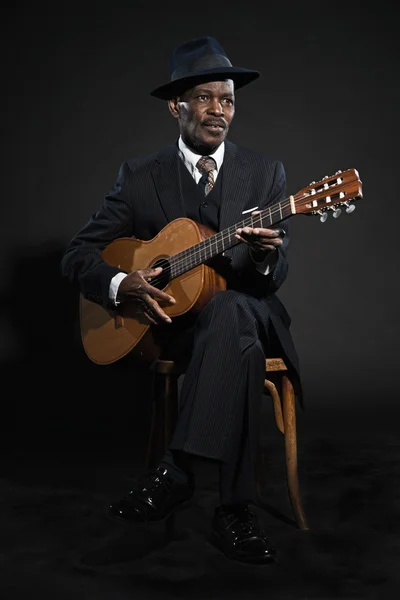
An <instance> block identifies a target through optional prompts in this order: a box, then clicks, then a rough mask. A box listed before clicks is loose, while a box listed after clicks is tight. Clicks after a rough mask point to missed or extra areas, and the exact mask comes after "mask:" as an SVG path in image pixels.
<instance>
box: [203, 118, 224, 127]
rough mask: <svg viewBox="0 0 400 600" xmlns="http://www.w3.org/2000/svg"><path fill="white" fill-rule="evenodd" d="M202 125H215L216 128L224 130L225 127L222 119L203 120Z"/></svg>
mask: <svg viewBox="0 0 400 600" xmlns="http://www.w3.org/2000/svg"><path fill="white" fill-rule="evenodd" d="M202 125H216V126H217V127H222V128H223V129H226V127H227V125H226V123H225V121H224V120H223V119H205V120H204V121H203V123H202Z"/></svg>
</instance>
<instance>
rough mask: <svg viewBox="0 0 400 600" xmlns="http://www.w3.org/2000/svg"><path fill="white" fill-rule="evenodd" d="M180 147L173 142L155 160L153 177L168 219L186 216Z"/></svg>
mask: <svg viewBox="0 0 400 600" xmlns="http://www.w3.org/2000/svg"><path fill="white" fill-rule="evenodd" d="M179 160H180V158H179V155H178V149H177V146H176V144H171V145H170V146H168V147H167V148H165V149H163V150H161V151H160V152H159V153H158V154H157V156H156V158H155V162H154V166H153V169H152V177H153V181H154V185H155V187H156V190H157V195H158V198H159V200H160V204H161V207H162V209H163V211H164V214H165V216H166V218H167V221H169V222H170V221H173V220H175V219H178V218H179V217H184V216H186V210H185V204H184V201H183V197H182V191H181V186H180V185H179V179H180V178H179V163H178V161H179Z"/></svg>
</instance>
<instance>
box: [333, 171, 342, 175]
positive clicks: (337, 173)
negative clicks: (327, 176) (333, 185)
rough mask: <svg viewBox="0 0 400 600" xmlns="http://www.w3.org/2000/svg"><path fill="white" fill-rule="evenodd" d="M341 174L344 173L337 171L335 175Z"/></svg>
mask: <svg viewBox="0 0 400 600" xmlns="http://www.w3.org/2000/svg"><path fill="white" fill-rule="evenodd" d="M339 173H343V171H336V173H335V175H339Z"/></svg>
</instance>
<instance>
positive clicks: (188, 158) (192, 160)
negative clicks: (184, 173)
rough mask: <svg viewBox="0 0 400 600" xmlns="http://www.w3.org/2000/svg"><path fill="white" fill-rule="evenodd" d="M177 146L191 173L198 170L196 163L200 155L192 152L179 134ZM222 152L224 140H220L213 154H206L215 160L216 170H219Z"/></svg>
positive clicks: (222, 156)
mask: <svg viewBox="0 0 400 600" xmlns="http://www.w3.org/2000/svg"><path fill="white" fill-rule="evenodd" d="M178 147H179V150H180V152H181V153H182V158H183V160H184V162H185V164H186V166H187V167H188V168H189V169H190V171H191V172H192V174H193V173H194V171H198V169H197V167H196V164H197V161H198V160H199V158H200V156H201V155H200V154H196V153H195V152H193V150H191V149H190V148H189V146H187V145H186V144H185V142H184V141H183V139H182V136H179V140H178ZM224 154H225V142H222V144H220V145H219V146H218V148H217V149H216V151H215V152H214V153H213V154H209V155H208V156H212V157H213V159H214V160H215V162H216V164H217V171H219V170H220V168H221V166H222V162H223V160H224Z"/></svg>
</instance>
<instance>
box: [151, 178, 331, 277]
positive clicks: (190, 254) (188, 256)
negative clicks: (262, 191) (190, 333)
mask: <svg viewBox="0 0 400 600" xmlns="http://www.w3.org/2000/svg"><path fill="white" fill-rule="evenodd" d="M335 185H336V184H333V185H332V186H330V188H333V187H335ZM316 187H317V186H316ZM321 191H322V190H321ZM324 191H325V190H324ZM309 197H310V195H309V194H303V195H302V196H300V197H299V198H297V199H294V197H293V202H294V204H296V203H298V202H299V201H301V200H304V199H306V198H309ZM277 204H278V205H279V206H276V205H273V206H272V207H270V208H268V207H266V208H264V209H262V210H261V211H260V212H261V213H262V212H265V213H267V212H268V210H269V217H270V218H271V225H272V216H273V215H276V214H277V213H280V216H281V217H282V210H285V209H286V208H288V207H289V206H290V205H291V196H289V197H288V198H285V199H284V200H282V201H281V202H278V203H277ZM274 207H276V208H274ZM295 214H296V213H295ZM265 216H267V215H265ZM289 216H293V215H292V213H290V215H287V217H289ZM264 218H265V217H264ZM284 218H286V216H285V217H284ZM253 219H260V223H261V225H260V226H262V224H263V223H262V221H263V218H262V217H261V215H260V214H258V215H255V216H251V217H248V219H244V220H243V221H242V225H241V227H247V226H248V225H251V226H253V227H254V226H255V225H254V222H253ZM238 225H239V223H236V224H235V225H232V226H231V227H228V229H226V230H225V231H226V234H224V232H218V233H216V234H215V235H213V236H211V237H209V238H206V239H205V240H201V241H200V242H198V243H197V244H196V245H195V246H194V247H192V248H187V249H185V250H183V251H181V252H178V253H177V254H175V255H174V256H172V257H169V259H162V261H160V262H161V264H158V265H157V266H161V267H162V266H163V265H167V267H168V266H169V265H170V260H171V259H174V264H173V267H171V269H170V273H171V275H172V278H174V277H176V271H177V269H178V268H179V267H180V266H181V265H182V264H186V265H190V260H192V259H196V258H198V257H199V256H200V253H201V252H202V250H203V249H204V250H205V251H206V250H207V245H208V246H209V247H212V243H213V241H212V240H213V239H215V244H217V240H216V238H217V237H218V236H219V241H223V240H225V239H228V238H230V237H231V235H232V234H233V233H234V232H235V231H236V229H237V228H238ZM239 227H240V225H239ZM221 234H222V235H221ZM237 243H240V242H239V240H237ZM200 245H202V246H203V247H202V248H199V246H200ZM196 246H197V247H198V249H194V250H193V248H196ZM229 247H232V245H230V246H229ZM222 252H223V249H222ZM220 253H221V251H220V252H219V254H220ZM180 255H185V256H182V258H178V257H179V256H180ZM210 258H211V257H210ZM204 260H208V259H207V257H206V258H205V259H204ZM195 262H196V261H194V263H193V265H192V266H195ZM173 270H174V271H175V273H173ZM162 282H163V277H162V274H160V275H157V276H156V277H154V278H152V279H151V284H152V285H153V286H157V284H159V283H162Z"/></svg>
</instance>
